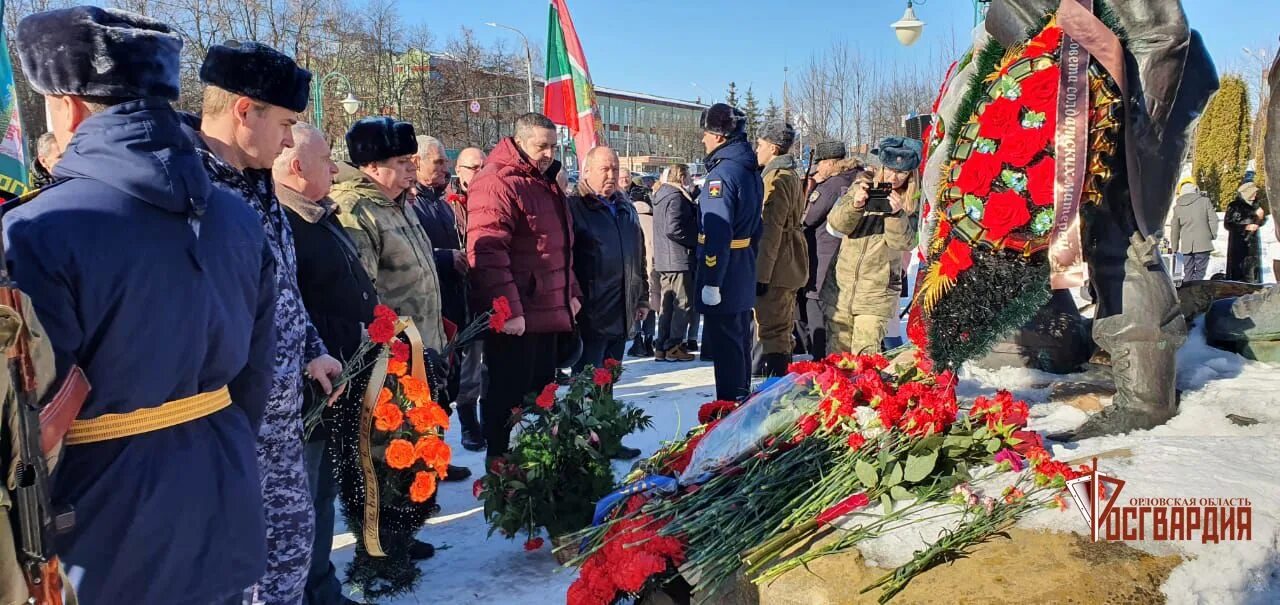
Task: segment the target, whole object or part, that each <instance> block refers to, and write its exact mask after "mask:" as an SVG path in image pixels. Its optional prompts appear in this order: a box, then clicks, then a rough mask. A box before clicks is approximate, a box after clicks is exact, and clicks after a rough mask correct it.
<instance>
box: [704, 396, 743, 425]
mask: <svg viewBox="0 0 1280 605" xmlns="http://www.w3.org/2000/svg"><path fill="white" fill-rule="evenodd" d="M737 407H738V403H737V402H735V401H724V400H716V401H712V402H710V403H704V404H702V406H701V407H699V408H698V424H707V423H709V422H713V421H715V420H719V419H721V418H724V417H725V416H728V415H729V413H730V412H732V411H733V410H735V409H737Z"/></svg>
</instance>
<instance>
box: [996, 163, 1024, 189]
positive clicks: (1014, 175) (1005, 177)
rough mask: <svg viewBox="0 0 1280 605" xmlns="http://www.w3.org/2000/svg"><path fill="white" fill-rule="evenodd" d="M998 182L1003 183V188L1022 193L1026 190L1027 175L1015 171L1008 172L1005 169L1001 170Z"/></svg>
mask: <svg viewBox="0 0 1280 605" xmlns="http://www.w3.org/2000/svg"><path fill="white" fill-rule="evenodd" d="M1000 182H1002V183H1004V186H1005V187H1008V188H1009V189H1012V190H1014V191H1017V192H1018V193H1022V192H1024V191H1026V190H1027V175H1025V174H1023V173H1021V172H1019V171H1017V170H1009V169H1007V168H1006V169H1005V170H1001V171H1000Z"/></svg>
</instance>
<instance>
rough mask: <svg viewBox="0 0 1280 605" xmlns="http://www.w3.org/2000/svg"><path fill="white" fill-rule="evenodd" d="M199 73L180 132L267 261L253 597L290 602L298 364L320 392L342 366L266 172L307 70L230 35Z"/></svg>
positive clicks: (297, 560) (302, 582)
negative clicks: (260, 240) (189, 118)
mask: <svg viewBox="0 0 1280 605" xmlns="http://www.w3.org/2000/svg"><path fill="white" fill-rule="evenodd" d="M200 80H201V81H202V82H204V83H205V84H206V85H207V86H206V88H205V91H204V105H203V113H202V116H201V117H202V121H201V123H200V131H199V132H194V131H191V132H189V134H190V136H191V137H192V139H193V141H194V142H195V144H196V147H197V149H198V151H199V153H200V159H201V160H203V162H204V167H205V170H206V171H207V172H208V174H209V178H210V180H211V181H212V182H213V185H214V187H216V188H218V189H221V190H223V191H226V192H228V193H231V194H234V195H237V196H239V197H240V198H242V199H243V201H244V203H245V205H246V206H248V207H249V208H251V209H253V210H254V211H255V212H256V213H257V215H258V218H259V224H260V226H261V227H260V228H261V229H262V231H263V232H264V233H265V234H266V237H267V246H268V248H269V249H270V250H271V255H272V257H273V258H274V259H275V263H276V265H275V267H276V290H277V292H278V296H277V298H276V308H275V326H276V336H277V338H278V340H277V342H276V351H275V374H274V376H273V377H272V381H273V382H272V385H271V393H270V396H269V398H268V401H267V410H266V413H265V414H264V416H263V423H262V429H261V430H260V431H259V433H258V466H259V467H260V470H261V483H262V497H263V504H264V506H265V507H266V514H267V572H266V573H265V574H264V575H263V577H262V581H261V582H259V583H258V597H259V598H260V599H261V600H262V601H264V602H265V603H266V604H267V605H277V604H279V605H293V604H295V603H298V602H299V601H301V600H302V596H303V589H304V587H305V586H306V580H307V571H308V569H309V568H310V566H311V547H312V541H313V539H314V537H315V536H314V532H315V509H314V508H313V507H312V504H311V493H310V489H309V488H308V485H307V473H306V468H305V465H304V464H303V453H302V450H303V444H302V439H301V438H300V436H301V434H302V389H303V380H304V368H305V375H306V376H309V377H311V378H312V379H314V380H315V381H316V382H317V383H318V386H319V387H320V390H322V391H323V392H324V393H325V394H329V393H330V391H331V383H330V380H331V379H332V378H334V377H336V376H337V375H338V373H339V372H341V371H342V364H340V363H338V361H337V360H336V359H334V358H333V357H331V356H330V355H329V354H328V350H327V349H326V348H325V345H324V342H323V341H322V340H321V339H320V335H319V333H318V332H317V331H316V329H315V326H314V325H313V324H312V323H311V318H310V317H309V316H308V315H307V310H306V308H305V307H304V305H303V301H302V294H301V292H300V291H299V289H298V262H297V253H296V249H295V246H294V242H293V228H292V227H291V226H290V225H289V219H288V216H287V215H286V213H285V211H284V207H283V206H281V205H280V201H279V199H278V198H276V193H275V183H274V182H273V181H272V178H271V168H272V166H273V165H274V164H275V160H276V157H277V156H279V155H280V152H281V151H283V150H284V148H286V147H292V146H293V130H292V129H293V125H294V124H296V123H297V121H298V112H300V111H302V110H304V109H306V107H307V100H308V97H309V96H310V90H311V72H308V71H307V70H305V69H302V68H301V67H298V65H297V63H295V62H294V61H293V59H290V58H289V57H287V56H285V55H284V54H282V53H280V52H279V51H277V50H275V49H273V48H271V47H269V46H266V45H263V44H259V43H257V42H235V41H231V42H227V43H226V44H217V45H214V46H212V47H210V48H209V54H208V55H207V56H206V57H205V60H204V64H203V65H201V66H200Z"/></svg>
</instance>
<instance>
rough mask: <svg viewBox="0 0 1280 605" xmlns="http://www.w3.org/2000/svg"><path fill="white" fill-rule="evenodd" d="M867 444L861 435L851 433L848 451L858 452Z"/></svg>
mask: <svg viewBox="0 0 1280 605" xmlns="http://www.w3.org/2000/svg"><path fill="white" fill-rule="evenodd" d="M866 444H867V438H866V437H863V436H862V434H861V433H851V434H850V435H849V449H852V450H860V449H862V446H864V445H866Z"/></svg>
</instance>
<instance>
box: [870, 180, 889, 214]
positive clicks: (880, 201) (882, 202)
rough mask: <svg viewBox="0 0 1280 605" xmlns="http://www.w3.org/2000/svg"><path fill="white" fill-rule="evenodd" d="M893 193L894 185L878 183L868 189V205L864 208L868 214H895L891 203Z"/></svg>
mask: <svg viewBox="0 0 1280 605" xmlns="http://www.w3.org/2000/svg"><path fill="white" fill-rule="evenodd" d="M890 193H893V185H890V184H889V183H876V185H875V187H871V188H869V189H867V205H866V206H865V207H864V208H863V212H865V213H866V214H893V212H894V210H893V204H890V203H889V194H890Z"/></svg>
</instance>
